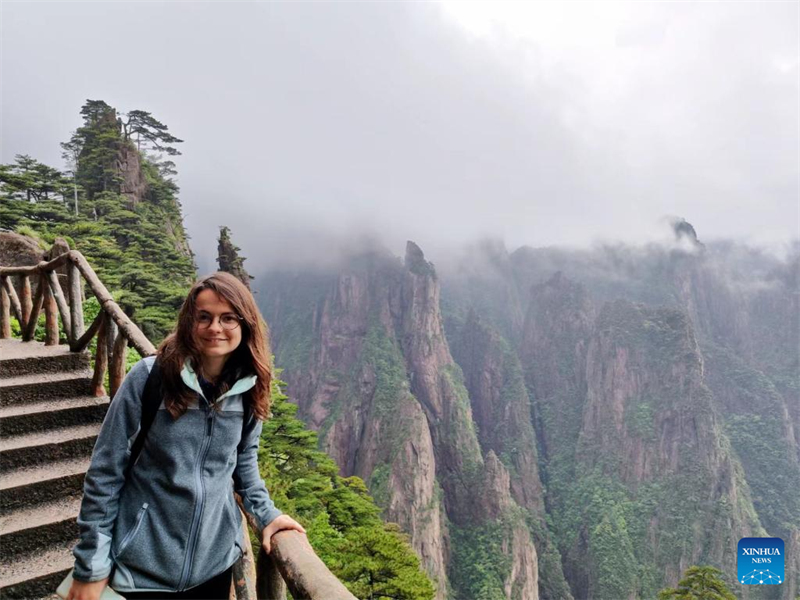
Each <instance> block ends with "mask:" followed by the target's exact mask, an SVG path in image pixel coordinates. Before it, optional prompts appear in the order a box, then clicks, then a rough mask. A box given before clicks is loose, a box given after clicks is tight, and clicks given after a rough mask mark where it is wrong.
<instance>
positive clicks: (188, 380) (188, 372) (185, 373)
mask: <svg viewBox="0 0 800 600" xmlns="http://www.w3.org/2000/svg"><path fill="white" fill-rule="evenodd" d="M181 379H182V380H183V383H185V384H186V385H187V386H188V387H189V389H192V390H194V391H195V392H197V393H198V394H200V395H201V396H203V398H205V395H204V394H203V389H202V388H201V387H200V381H199V380H198V379H197V373H195V372H194V369H193V368H192V364H191V361H190V360H189V359H188V358H187V359H186V360H185V361H184V363H183V369H181ZM257 379H258V377H257V376H256V375H249V376H247V377H242V378H241V379H238V380H237V381H236V383H234V384H233V385H232V386H231V389H229V390H228V391H227V392H225V393H224V394H222V395H221V396H220V397H219V398H217V399H216V400H215V401H214V402H215V403H216V402H219V401H220V400H222V399H223V398H227V397H228V396H234V395H236V394H243V393H244V392H246V391H247V390H249V389H251V388H252V387H253V386H255V384H256V380H257ZM206 400H208V399H207V398H206Z"/></svg>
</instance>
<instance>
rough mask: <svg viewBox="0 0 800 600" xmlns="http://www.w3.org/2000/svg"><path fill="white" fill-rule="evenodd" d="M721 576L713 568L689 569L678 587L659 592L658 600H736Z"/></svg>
mask: <svg viewBox="0 0 800 600" xmlns="http://www.w3.org/2000/svg"><path fill="white" fill-rule="evenodd" d="M721 576H722V572H721V571H720V570H719V569H715V568H714V567H689V568H688V569H687V570H686V573H684V576H683V579H681V580H680V582H679V583H678V587H677V588H666V589H663V590H661V591H660V592H659V593H658V600H736V596H734V595H733V594H732V593H731V591H730V590H729V589H728V587H727V586H726V585H725V582H724V581H722V579H721Z"/></svg>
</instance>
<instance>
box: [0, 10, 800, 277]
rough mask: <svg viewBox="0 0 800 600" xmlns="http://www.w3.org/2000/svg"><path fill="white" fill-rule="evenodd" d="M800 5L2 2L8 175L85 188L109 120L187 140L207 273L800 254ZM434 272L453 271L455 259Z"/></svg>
mask: <svg viewBox="0 0 800 600" xmlns="http://www.w3.org/2000/svg"><path fill="white" fill-rule="evenodd" d="M798 7H800V3H798V2H782V3H778V2H773V3H770V2H763V1H760V2H704V3H685V2H661V3H646V2H639V3H636V4H624V3H601V2H595V3H592V4H583V3H578V2H562V3H558V4H544V3H541V4H539V3H537V4H533V3H529V2H519V3H506V4H504V3H501V2H491V3H477V2H476V3H473V2H465V1H463V0H461V1H456V2H445V3H427V2H415V3H410V2H307V3H306V2H292V3H289V2H282V3H232V2H225V3H222V2H220V3H215V2H104V3H96V2H9V1H4V2H2V9H0V10H2V31H1V33H2V36H1V37H2V42H1V43H2V65H1V69H2V70H1V71H0V73H1V75H0V83H2V123H1V125H2V132H1V133H2V162H4V163H6V162H11V161H12V160H13V158H14V155H15V154H30V155H31V156H33V157H35V158H37V159H39V160H42V161H44V162H46V163H48V164H51V165H53V166H58V167H61V166H62V161H61V159H60V149H59V145H58V144H59V142H61V141H64V140H66V139H67V138H68V137H69V135H70V132H71V131H72V130H74V129H75V128H76V127H77V126H79V124H80V115H79V110H80V107H81V105H82V104H83V102H84V101H85V100H86V99H87V98H91V99H102V100H105V101H106V102H107V103H109V104H110V105H112V106H114V107H116V108H117V109H118V110H119V111H123V112H124V111H127V110H131V109H142V110H147V111H150V112H152V113H153V115H154V116H155V117H156V118H158V119H160V120H162V121H163V122H164V123H166V124H167V125H168V126H169V128H170V131H171V132H172V133H173V134H174V135H176V136H178V137H180V138H182V139H184V140H185V143H184V144H182V145H181V150H182V152H183V156H181V157H178V159H177V161H176V162H177V164H178V170H179V176H178V183H179V185H180V187H181V196H180V197H181V202H182V203H183V207H184V213H185V217H186V224H187V227H188V230H189V233H190V235H191V238H192V240H191V243H192V247H193V249H194V250H195V252H196V253H197V255H198V262H199V264H200V267H201V270H203V271H206V270H209V269H210V268H211V265H212V261H213V258H214V256H215V255H216V242H215V239H216V236H217V231H218V229H217V228H218V226H219V225H228V226H230V227H231V229H232V231H233V236H234V240H235V241H236V242H237V243H238V245H239V246H241V247H242V249H243V254H244V255H245V256H247V257H248V258H249V260H248V263H247V266H248V267H250V268H251V271H253V270H256V271H257V269H258V267H259V266H261V265H263V264H266V259H267V257H271V258H272V259H273V260H278V261H285V260H287V259H288V257H289V256H290V255H294V256H297V255H299V253H300V246H303V247H304V248H305V249H306V251H307V252H308V253H309V254H313V251H314V250H319V249H321V248H324V249H326V251H328V249H329V248H330V245H331V244H335V243H337V242H338V241H339V240H341V239H347V238H353V237H356V236H360V235H362V234H364V233H365V234H367V235H372V236H374V237H377V238H378V239H381V240H383V241H385V243H387V244H388V245H389V247H390V248H391V249H392V250H394V251H396V252H398V253H401V252H402V248H403V244H404V243H405V240H406V239H414V240H415V241H417V242H418V243H419V244H420V245H421V246H422V248H423V249H424V250H426V251H428V253H429V254H430V249H431V248H434V249H435V248H437V247H443V246H447V245H449V244H453V243H457V242H461V241H464V240H472V239H475V238H478V237H481V236H493V237H500V238H502V239H504V240H505V242H506V244H507V245H508V247H509V248H511V249H513V248H515V247H516V246H519V245H521V244H530V245H534V246H541V245H564V244H568V245H587V244H589V243H591V242H593V241H597V240H622V241H626V242H632V243H640V242H643V241H645V240H649V239H652V237H653V236H655V235H657V233H658V227H660V226H661V225H659V223H660V222H661V219H662V218H663V217H664V216H666V215H678V216H681V217H684V218H686V219H687V220H688V221H690V222H691V223H692V224H693V225H694V226H695V228H696V229H697V231H698V234H699V235H700V238H701V239H705V240H710V239H714V238H725V237H732V238H737V239H741V240H746V241H749V242H751V243H756V244H771V243H772V244H782V243H786V242H788V241H789V240H790V239H795V238H797V237H798V235H800V231H799V229H798V228H799V227H800V222H799V217H800V200H799V198H800V187H799V186H800V167H799V165H800V118H799V111H800V26H799V22H800V12H799V10H798ZM434 252H435V250H434Z"/></svg>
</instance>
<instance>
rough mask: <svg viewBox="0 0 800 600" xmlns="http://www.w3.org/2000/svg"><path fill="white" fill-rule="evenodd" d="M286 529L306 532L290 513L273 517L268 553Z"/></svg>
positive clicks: (264, 541) (266, 536)
mask: <svg viewBox="0 0 800 600" xmlns="http://www.w3.org/2000/svg"><path fill="white" fill-rule="evenodd" d="M284 529H294V530H295V531H299V532H300V533H305V532H306V530H305V529H303V526H302V525H300V523H298V522H297V521H295V520H294V519H293V518H292V517H290V516H289V515H281V516H280V517H277V518H275V519H273V520H272V522H271V523H270V524H269V525H267V526H266V527H265V528H264V531H263V533H262V534H261V545H262V546H264V550H266V551H267V554H269V553H270V551H271V550H272V546H271V544H270V541H271V538H272V536H273V535H274V534H275V533H277V532H278V531H282V530H284ZM68 600H69V599H68Z"/></svg>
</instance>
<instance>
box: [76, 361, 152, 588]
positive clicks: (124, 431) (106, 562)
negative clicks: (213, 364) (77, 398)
mask: <svg viewBox="0 0 800 600" xmlns="http://www.w3.org/2000/svg"><path fill="white" fill-rule="evenodd" d="M146 360H148V359H145V360H141V361H139V362H138V363H136V365H134V366H133V368H132V369H131V371H130V372H129V373H128V375H127V376H126V377H125V380H124V381H123V382H122V385H121V386H120V388H119V390H118V391H117V394H116V396H114V399H113V400H112V402H111V405H110V406H109V409H108V413H106V417H105V419H104V420H103V425H102V427H101V428H100V434H99V435H98V437H97V442H96V443H95V446H94V451H93V452H92V461H91V464H90V466H89V470H88V472H87V473H86V478H85V480H84V483H83V501H82V503H81V510H80V513H79V514H78V530H79V535H80V539H79V540H78V543H77V545H76V546H75V548H74V549H73V551H72V553H73V554H74V556H75V570H74V573H73V577H74V579H76V580H77V581H83V582H89V581H99V580H100V579H105V578H106V577H108V576H109V574H110V573H111V567H112V561H111V539H112V536H113V527H114V522H115V521H116V518H117V512H118V508H119V496H120V492H121V490H122V487H123V485H124V484H125V474H124V473H125V467H126V466H127V464H128V458H129V457H130V450H131V445H132V444H133V440H135V439H136V435H137V433H138V432H139V427H140V424H141V419H142V401H141V397H142V393H143V392H144V386H145V383H146V382H147V376H148V375H149V373H150V368H149V365H148V364H147V362H145V361H146ZM149 360H150V361H151V362H152V360H153V359H149Z"/></svg>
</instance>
